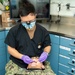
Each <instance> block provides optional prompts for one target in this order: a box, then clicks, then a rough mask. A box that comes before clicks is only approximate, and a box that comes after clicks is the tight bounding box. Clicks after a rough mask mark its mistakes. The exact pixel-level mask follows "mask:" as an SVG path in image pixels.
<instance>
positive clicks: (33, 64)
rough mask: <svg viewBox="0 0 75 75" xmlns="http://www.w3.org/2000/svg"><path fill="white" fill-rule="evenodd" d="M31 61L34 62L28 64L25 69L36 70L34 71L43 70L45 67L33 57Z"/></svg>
mask: <svg viewBox="0 0 75 75" xmlns="http://www.w3.org/2000/svg"><path fill="white" fill-rule="evenodd" d="M32 60H33V61H34V62H33V63H30V64H29V65H28V67H27V69H28V68H36V69H44V68H45V66H44V65H43V64H42V63H41V62H39V61H38V58H37V57H33V58H32Z"/></svg>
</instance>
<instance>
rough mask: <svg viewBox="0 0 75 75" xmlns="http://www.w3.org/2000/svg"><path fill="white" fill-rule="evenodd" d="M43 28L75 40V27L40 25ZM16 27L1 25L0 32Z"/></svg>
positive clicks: (7, 24) (9, 24)
mask: <svg viewBox="0 0 75 75" xmlns="http://www.w3.org/2000/svg"><path fill="white" fill-rule="evenodd" d="M39 24H40V25H41V26H43V27H45V28H46V29H47V30H48V31H49V32H50V33H53V34H56V35H60V36H65V37H70V38H74V39H75V25H71V24H70V25H69V24H68V25H65V24H55V23H39ZM13 26H15V24H14V23H13V24H12V23H2V24H0V31H2V30H9V29H10V28H11V27H13Z"/></svg>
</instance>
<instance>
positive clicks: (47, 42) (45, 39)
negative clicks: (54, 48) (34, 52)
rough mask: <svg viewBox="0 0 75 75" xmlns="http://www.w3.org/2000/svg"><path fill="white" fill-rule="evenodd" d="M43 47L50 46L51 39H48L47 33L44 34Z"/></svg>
mask: <svg viewBox="0 0 75 75" xmlns="http://www.w3.org/2000/svg"><path fill="white" fill-rule="evenodd" d="M43 46H44V48H45V47H46V46H51V39H50V36H49V32H46V34H45V36H44V42H43Z"/></svg>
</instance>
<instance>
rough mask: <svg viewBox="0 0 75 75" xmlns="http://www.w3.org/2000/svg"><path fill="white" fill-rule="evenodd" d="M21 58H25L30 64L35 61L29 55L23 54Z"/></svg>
mask: <svg viewBox="0 0 75 75" xmlns="http://www.w3.org/2000/svg"><path fill="white" fill-rule="evenodd" d="M21 60H23V61H24V62H25V63H26V64H30V63H32V62H33V60H32V59H31V58H30V57H29V56H27V55H23V56H22V58H21Z"/></svg>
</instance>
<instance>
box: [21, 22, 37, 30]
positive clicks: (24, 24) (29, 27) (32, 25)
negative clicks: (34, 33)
mask: <svg viewBox="0 0 75 75" xmlns="http://www.w3.org/2000/svg"><path fill="white" fill-rule="evenodd" d="M35 23H36V21H32V22H30V23H27V22H22V25H23V26H24V27H25V28H26V29H32V28H33V27H34V26H35Z"/></svg>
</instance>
